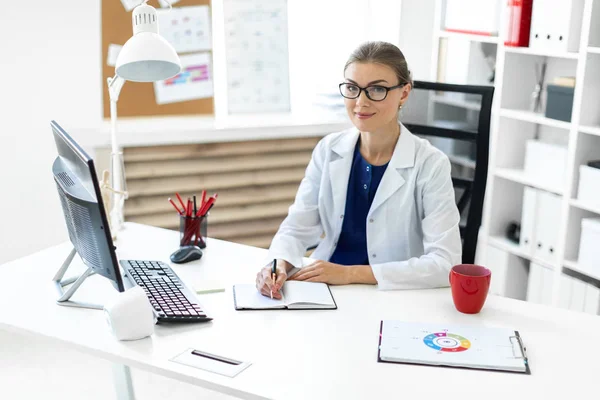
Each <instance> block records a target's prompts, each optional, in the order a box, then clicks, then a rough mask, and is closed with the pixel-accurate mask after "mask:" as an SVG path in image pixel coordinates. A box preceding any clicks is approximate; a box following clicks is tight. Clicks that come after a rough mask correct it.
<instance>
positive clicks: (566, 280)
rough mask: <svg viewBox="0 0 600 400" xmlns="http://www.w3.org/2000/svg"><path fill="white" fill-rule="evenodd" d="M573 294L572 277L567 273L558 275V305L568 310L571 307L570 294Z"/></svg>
mask: <svg viewBox="0 0 600 400" xmlns="http://www.w3.org/2000/svg"><path fill="white" fill-rule="evenodd" d="M572 294H573V278H571V277H570V276H569V275H565V274H562V275H561V276H560V291H559V297H558V306H559V307H560V308H564V309H565V310H568V309H570V308H571V296H572Z"/></svg>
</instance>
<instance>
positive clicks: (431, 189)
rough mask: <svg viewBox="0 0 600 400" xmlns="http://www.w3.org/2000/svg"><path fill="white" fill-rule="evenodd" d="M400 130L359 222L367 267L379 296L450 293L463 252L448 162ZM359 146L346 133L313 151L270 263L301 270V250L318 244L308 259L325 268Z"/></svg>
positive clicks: (352, 134) (355, 134)
mask: <svg viewBox="0 0 600 400" xmlns="http://www.w3.org/2000/svg"><path fill="white" fill-rule="evenodd" d="M400 129H401V131H400V137H399V139H398V142H397V144H396V147H395V149H394V153H393V155H392V158H391V160H390V162H389V164H388V167H387V169H386V171H385V173H384V175H383V177H382V179H381V183H380V184H379V187H378V189H377V192H376V194H375V198H374V199H373V203H372V205H371V208H370V210H369V213H368V215H367V220H366V221H365V223H366V225H367V226H366V228H367V229H366V232H367V250H368V254H369V263H370V266H371V268H372V270H373V274H374V276H375V279H376V280H377V283H378V287H379V288H380V289H417V288H431V287H442V286H448V284H449V282H448V274H449V272H450V268H451V267H452V266H453V265H456V264H460V262H461V252H462V246H461V239H460V232H459V220H460V215H459V212H458V209H457V207H456V202H455V197H454V189H453V185H452V179H451V175H450V161H449V160H448V157H447V156H446V155H445V154H444V153H442V152H441V151H440V150H438V149H436V148H435V147H433V146H432V145H431V144H430V143H429V142H428V141H427V140H424V139H421V138H419V137H417V136H414V135H413V134H412V133H411V132H410V131H409V130H408V129H406V127H404V125H401V126H400ZM358 138H359V132H358V130H357V129H356V128H351V129H348V130H345V131H342V132H338V133H333V134H330V135H327V136H326V137H324V138H323V139H322V140H321V141H320V142H319V143H318V144H317V146H316V148H315V149H314V151H313V154H312V159H311V161H310V163H309V165H308V167H307V169H306V175H305V177H304V178H303V179H302V182H301V183H300V187H299V189H298V193H297V194H296V199H295V201H294V204H293V205H292V206H291V207H290V208H289V212H288V216H287V217H286V219H285V220H284V221H283V223H282V224H281V226H280V228H279V230H278V232H277V234H276V235H275V237H274V238H273V241H272V243H271V246H270V249H269V259H274V258H277V259H283V260H286V261H288V262H289V263H291V264H292V265H294V266H295V267H301V266H302V257H303V256H304V255H305V254H306V249H307V248H308V247H310V246H312V245H315V244H316V243H319V244H318V246H317V248H316V249H315V251H314V252H313V254H312V256H311V258H315V259H319V260H329V258H330V257H331V255H332V254H333V251H334V250H335V247H336V244H337V240H338V238H339V236H340V232H341V229H342V222H343V220H344V211H345V208H346V193H347V189H348V180H349V177H350V169H351V166H352V158H353V154H354V148H355V146H356V142H357V140H358ZM323 233H324V234H325V235H324V238H322V239H321V236H322V234H323Z"/></svg>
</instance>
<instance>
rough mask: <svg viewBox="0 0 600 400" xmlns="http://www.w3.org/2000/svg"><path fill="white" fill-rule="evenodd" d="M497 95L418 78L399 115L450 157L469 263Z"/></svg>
mask: <svg viewBox="0 0 600 400" xmlns="http://www.w3.org/2000/svg"><path fill="white" fill-rule="evenodd" d="M493 95H494V87H493V86H471V85H455V84H447V83H437V82H424V81H415V82H414V86H413V91H412V93H411V95H410V97H409V100H408V101H407V102H406V104H405V107H403V109H402V113H401V117H400V119H401V121H402V123H403V124H404V125H405V126H406V127H407V128H408V129H409V130H410V131H411V132H412V133H413V134H415V135H418V136H423V137H426V138H427V139H428V140H429V141H430V142H431V143H432V144H433V145H434V146H436V147H438V148H440V149H441V150H442V151H444V153H446V154H447V155H448V157H449V158H450V161H451V163H452V165H453V167H452V182H453V184H454V189H455V194H456V201H457V206H458V209H459V211H460V214H461V224H460V234H461V238H462V244H463V256H462V261H463V263H466V264H472V263H474V262H475V250H476V249H477V236H478V233H479V227H480V226H481V219H482V214H483V203H484V198H485V187H486V181H487V172H488V155H489V138H490V117H491V112H492V100H493Z"/></svg>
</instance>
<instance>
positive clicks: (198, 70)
mask: <svg viewBox="0 0 600 400" xmlns="http://www.w3.org/2000/svg"><path fill="white" fill-rule="evenodd" d="M179 59H180V60H181V72H180V73H179V74H177V75H175V76H174V77H172V78H169V79H166V80H164V81H159V82H155V83H154V94H155V96H156V103H157V104H168V103H177V102H181V101H188V100H195V99H204V98H207V97H212V96H213V78H212V69H211V62H210V61H211V55H210V53H198V54H189V55H182V56H180V57H179Z"/></svg>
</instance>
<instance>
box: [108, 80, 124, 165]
mask: <svg viewBox="0 0 600 400" xmlns="http://www.w3.org/2000/svg"><path fill="white" fill-rule="evenodd" d="M106 82H107V83H108V96H109V97H110V139H111V144H112V153H113V154H117V153H118V152H119V144H118V142H117V101H119V95H120V94H121V89H123V85H124V84H125V79H123V78H121V77H120V76H118V75H115V76H114V77H112V78H107V79H106Z"/></svg>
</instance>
